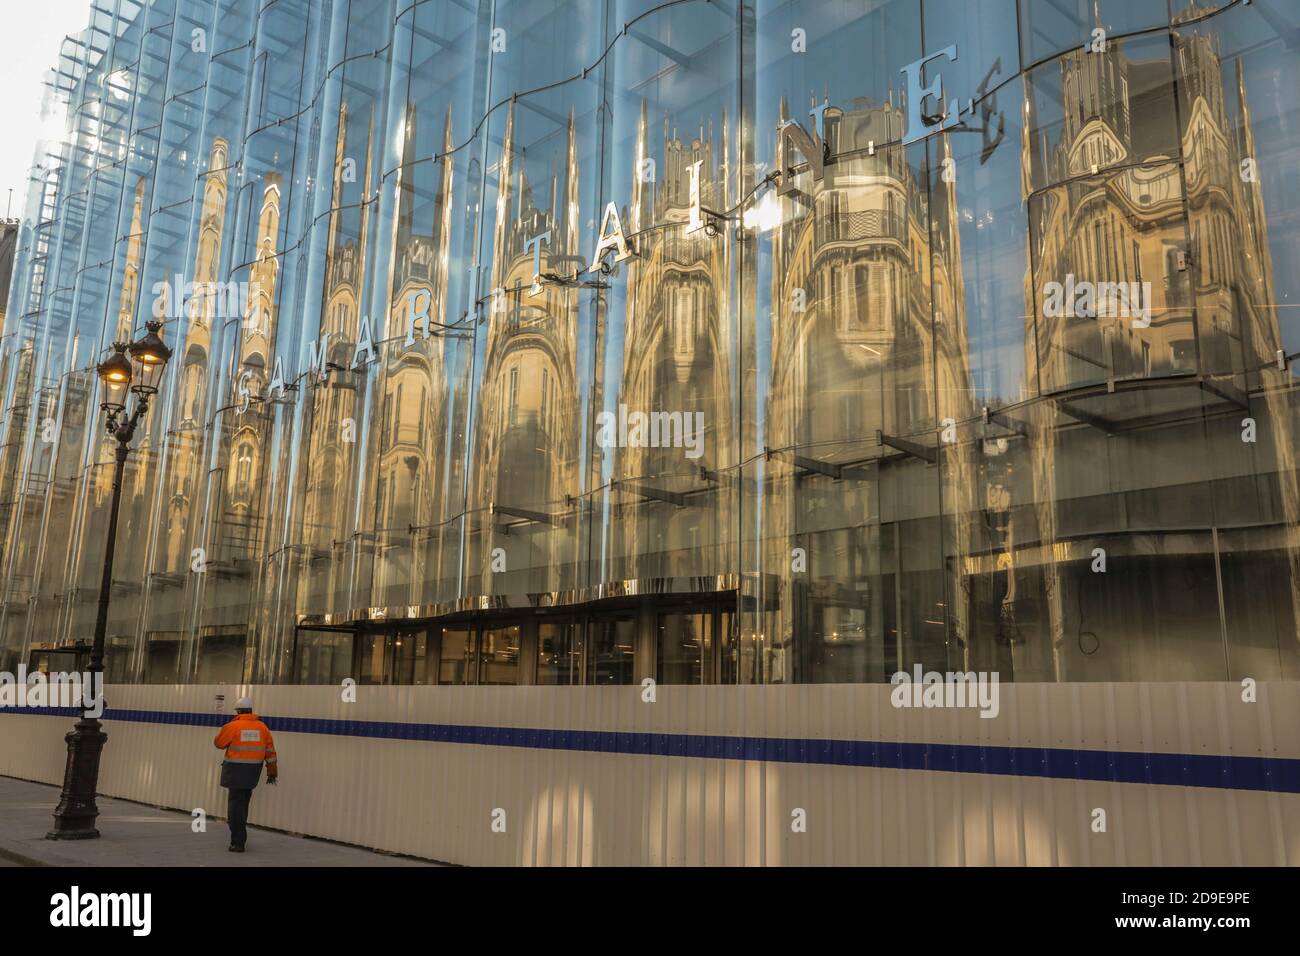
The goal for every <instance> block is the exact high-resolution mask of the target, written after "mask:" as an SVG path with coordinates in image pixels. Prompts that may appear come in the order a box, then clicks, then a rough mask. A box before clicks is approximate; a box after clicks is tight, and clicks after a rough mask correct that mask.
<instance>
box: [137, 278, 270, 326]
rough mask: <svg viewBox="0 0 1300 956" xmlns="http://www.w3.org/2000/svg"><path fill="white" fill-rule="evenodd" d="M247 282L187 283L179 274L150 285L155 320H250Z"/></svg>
mask: <svg viewBox="0 0 1300 956" xmlns="http://www.w3.org/2000/svg"><path fill="white" fill-rule="evenodd" d="M248 301H249V299H248V283H247V282H187V281H185V277H184V276H183V275H181V274H180V273H179V272H178V273H176V274H175V275H174V276H172V277H170V278H168V279H163V280H161V281H158V282H155V283H154V284H153V317H154V318H155V319H181V318H188V319H193V318H196V317H197V316H199V315H208V316H210V317H211V318H214V319H229V318H234V317H240V318H244V317H248V318H249V319H250V321H251V319H252V317H251V316H249V312H248Z"/></svg>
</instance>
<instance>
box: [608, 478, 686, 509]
mask: <svg viewBox="0 0 1300 956" xmlns="http://www.w3.org/2000/svg"><path fill="white" fill-rule="evenodd" d="M610 487H611V488H622V489H623V490H624V491H629V492H631V493H632V494H634V495H640V496H641V497H642V498H653V499H654V500H655V501H666V502H668V503H669V504H670V505H676V506H677V507H678V508H684V507H686V496H685V495H684V494H681V493H680V492H677V491H665V490H663V489H662V488H652V487H650V486H649V485H639V484H637V483H636V482H633V481H611V482H610Z"/></svg>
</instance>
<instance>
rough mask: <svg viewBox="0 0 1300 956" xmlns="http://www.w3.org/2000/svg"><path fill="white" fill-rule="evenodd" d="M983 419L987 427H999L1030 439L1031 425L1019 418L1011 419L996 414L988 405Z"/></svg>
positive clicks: (985, 407)
mask: <svg viewBox="0 0 1300 956" xmlns="http://www.w3.org/2000/svg"><path fill="white" fill-rule="evenodd" d="M983 418H984V424H985V425H989V424H993V425H999V426H1001V427H1002V428H1005V429H1006V430H1007V431H1009V432H1015V433H1016V434H1017V435H1020V436H1022V437H1024V438H1028V437H1029V423H1028V422H1026V421H1022V420H1021V419H1019V418H1011V417H1010V416H1009V415H1004V414H1003V413H1002V412H995V411H993V410H992V409H991V408H989V407H988V406H987V405H985V406H984V410H983Z"/></svg>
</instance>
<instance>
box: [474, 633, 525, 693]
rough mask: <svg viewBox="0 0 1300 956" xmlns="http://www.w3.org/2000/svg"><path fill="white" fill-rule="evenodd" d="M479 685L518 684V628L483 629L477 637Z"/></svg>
mask: <svg viewBox="0 0 1300 956" xmlns="http://www.w3.org/2000/svg"><path fill="white" fill-rule="evenodd" d="M478 667H479V670H478V682H479V683H480V684H517V683H519V626H518V625H514V626H513V627H485V628H483V631H482V633H481V634H480V635H479V665H478Z"/></svg>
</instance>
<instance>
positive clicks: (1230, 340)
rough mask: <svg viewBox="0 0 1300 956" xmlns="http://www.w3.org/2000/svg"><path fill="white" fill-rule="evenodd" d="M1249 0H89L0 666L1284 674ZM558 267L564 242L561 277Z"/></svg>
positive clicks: (51, 156)
mask: <svg viewBox="0 0 1300 956" xmlns="http://www.w3.org/2000/svg"><path fill="white" fill-rule="evenodd" d="M1298 30H1300V12H1297V10H1296V9H1295V8H1294V6H1293V5H1291V4H1284V3H1279V2H1276V0H1257V2H1254V3H1245V2H1243V0H1233V2H1229V0H1220V2H1209V0H1206V2H1198V0H1020V2H1019V3H1017V2H1016V0H981V2H979V3H973V2H968V0H674V2H665V0H605V2H601V0H422V2H421V0H312V2H308V0H95V2H94V3H93V4H91V22H90V25H89V26H88V28H87V29H86V30H85V31H84V32H83V33H82V34H81V35H79V36H77V37H73V38H70V39H69V40H68V41H67V42H66V43H65V46H64V49H63V51H62V55H61V56H60V58H59V62H58V65H57V68H56V70H55V71H54V73H53V74H52V81H51V82H52V86H51V106H52V108H53V114H52V115H53V116H55V117H56V118H57V121H58V125H57V132H56V133H55V134H53V135H52V136H51V137H50V139H49V142H48V143H47V144H46V146H45V147H43V148H42V149H41V150H40V151H39V154H38V164H37V166H36V167H35V169H34V172H33V178H32V187H31V190H30V195H29V201H28V207H27V209H26V212H25V215H24V218H23V220H22V223H21V230H20V240H19V254H18V259H17V262H16V265H15V270H14V275H13V283H12V289H11V293H10V297H9V302H8V309H7V313H6V315H5V320H4V334H3V340H2V342H0V383H2V387H3V410H2V412H0V415H2V418H0V521H2V522H3V529H4V530H3V538H2V540H0V548H2V549H3V550H2V551H0V589H2V591H0V598H2V605H0V668H3V669H8V670H13V669H14V668H16V667H17V665H18V664H19V663H20V662H25V661H29V660H32V659H33V658H34V657H36V656H39V655H48V654H49V653H50V652H51V651H53V650H56V649H58V648H61V647H67V646H69V645H76V644H84V643H86V642H88V641H89V640H90V637H91V634H92V631H93V627H94V617H95V606H96V601H97V598H98V594H99V581H100V575H101V569H102V561H103V556H104V544H105V526H106V523H107V511H108V506H109V500H110V497H111V476H112V468H113V464H112V462H113V451H112V447H111V446H112V441H111V439H109V438H107V437H106V436H105V434H104V428H103V417H102V414H101V413H100V412H99V410H98V401H99V399H98V387H99V386H98V382H97V380H96V377H95V372H94V367H95V365H96V363H97V362H98V361H100V360H101V359H102V358H103V357H104V356H105V355H107V354H108V352H109V350H110V348H111V345H112V343H113V342H115V341H129V340H130V339H132V338H134V337H135V335H136V334H138V332H139V331H140V330H142V329H143V327H144V323H145V321H146V320H148V319H149V318H151V317H155V316H156V317H158V318H161V319H162V320H163V321H164V330H163V335H164V338H165V339H166V341H167V343H168V344H169V345H170V346H171V347H172V348H173V350H174V357H173V359H172V361H171V363H170V364H169V366H168V369H167V372H166V383H165V385H164V387H163V389H162V391H161V393H160V395H159V397H158V400H157V401H156V402H155V403H154V407H153V410H152V411H151V412H150V414H149V416H148V417H147V418H146V419H145V421H144V423H143V425H142V428H141V431H140V433H138V434H137V438H136V441H135V444H134V446H133V450H132V455H131V458H130V461H129V462H128V465H127V472H126V479H125V483H124V486H123V491H122V495H123V497H122V507H121V519H120V520H121V524H120V527H119V532H118V540H117V549H116V564H115V570H114V577H113V586H112V606H111V613H110V617H109V624H108V637H107V641H108V656H107V669H108V676H109V679H110V680H112V681H122V682H154V683H219V682H231V681H240V680H243V681H252V682H260V683H276V682H285V683H288V682H302V683H326V682H335V681H338V680H341V679H342V678H344V677H353V678H355V679H356V680H358V682H362V683H366V682H369V683H412V684H414V683H480V684H519V683H523V684H546V685H558V686H567V685H575V684H619V683H633V682H636V681H639V680H640V679H641V678H643V677H654V678H656V679H658V680H661V681H666V682H671V683H689V684H700V683H704V684H709V683H783V682H784V683H789V682H798V683H815V682H867V681H885V680H888V679H889V676H890V675H891V674H892V673H894V672H895V671H897V670H909V671H910V670H911V669H912V668H913V667H914V666H916V665H921V666H923V667H925V668H927V669H938V670H956V669H960V670H984V671H997V672H999V673H1000V675H1001V677H1002V679H1003V680H1018V681H1097V680H1110V681H1139V680H1143V681H1157V680H1175V681H1196V680H1227V679H1231V680H1239V679H1241V678H1244V677H1253V678H1256V679H1259V680H1276V679H1296V678H1298V677H1300V644H1298V643H1297V641H1298V639H1300V489H1298V487H1297V471H1296V455H1295V446H1296V443H1297V442H1300V414H1297V407H1296V402H1297V386H1296V382H1295V380H1294V378H1293V373H1292V361H1293V359H1294V358H1295V357H1296V355H1297V354H1300V314H1297V313H1296V312H1293V311H1291V310H1292V309H1294V308H1295V307H1296V305H1297V304H1298V303H1300V110H1298V109H1297V105H1296V99H1297V91H1298V90H1300V47H1298V46H1297V44H1296V42H1295V37H1296V35H1297V31H1298ZM593 266H595V268H593Z"/></svg>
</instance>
